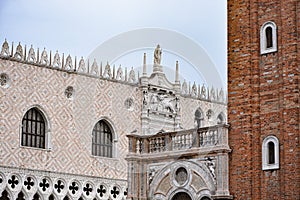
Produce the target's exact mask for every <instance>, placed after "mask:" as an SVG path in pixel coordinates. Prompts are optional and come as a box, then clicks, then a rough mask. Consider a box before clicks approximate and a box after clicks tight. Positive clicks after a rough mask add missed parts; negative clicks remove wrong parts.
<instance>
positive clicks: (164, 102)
mask: <svg viewBox="0 0 300 200" xmlns="http://www.w3.org/2000/svg"><path fill="white" fill-rule="evenodd" d="M175 102H176V99H175V98H170V97H168V96H167V95H165V94H156V93H153V94H151V97H150V105H149V106H150V109H151V110H154V111H159V112H171V113H175V108H174V107H175V106H174V104H175Z"/></svg>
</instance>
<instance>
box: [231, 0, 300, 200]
mask: <svg viewBox="0 0 300 200" xmlns="http://www.w3.org/2000/svg"><path fill="white" fill-rule="evenodd" d="M299 64H300V1H299V0H284V1H282V0H272V1H270V0H257V1H250V0H241V1H234V0H229V1H228V122H229V124H230V131H229V145H230V147H231V148H232V153H231V155H230V161H229V163H230V166H229V168H230V175H229V176H230V192H231V194H233V196H234V199H243V200H245V199H254V200H258V199H268V200H269V199H293V200H294V199H300V189H299V188H300V147H299V137H300V134H299V105H300V104H299Z"/></svg>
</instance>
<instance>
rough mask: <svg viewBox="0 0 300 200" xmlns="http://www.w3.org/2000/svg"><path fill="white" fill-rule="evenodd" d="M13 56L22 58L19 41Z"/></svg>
mask: <svg viewBox="0 0 300 200" xmlns="http://www.w3.org/2000/svg"><path fill="white" fill-rule="evenodd" d="M14 58H16V59H20V60H21V59H22V58H23V48H22V46H21V43H20V42H19V44H18V46H17V49H16V53H15V55H14Z"/></svg>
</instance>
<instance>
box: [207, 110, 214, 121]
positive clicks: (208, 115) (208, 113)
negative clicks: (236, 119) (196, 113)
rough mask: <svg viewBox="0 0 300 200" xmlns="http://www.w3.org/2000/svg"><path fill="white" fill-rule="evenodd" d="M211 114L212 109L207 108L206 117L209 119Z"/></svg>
mask: <svg viewBox="0 0 300 200" xmlns="http://www.w3.org/2000/svg"><path fill="white" fill-rule="evenodd" d="M212 115H213V111H212V110H211V109H209V110H208V111H207V112H206V116H207V119H211V117H212Z"/></svg>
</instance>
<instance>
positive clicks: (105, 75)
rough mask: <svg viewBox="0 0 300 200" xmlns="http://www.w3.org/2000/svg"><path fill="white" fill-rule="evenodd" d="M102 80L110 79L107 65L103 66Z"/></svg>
mask: <svg viewBox="0 0 300 200" xmlns="http://www.w3.org/2000/svg"><path fill="white" fill-rule="evenodd" d="M103 78H107V79H110V78H111V70H110V65H109V64H108V63H107V64H106V66H105V69H104V73H103Z"/></svg>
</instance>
